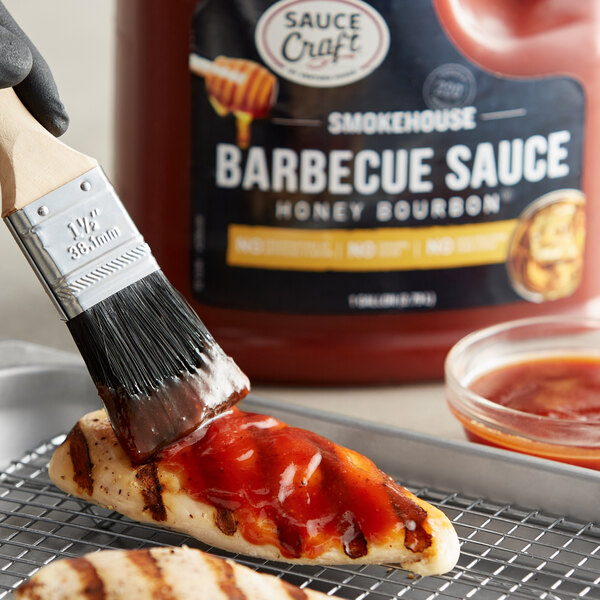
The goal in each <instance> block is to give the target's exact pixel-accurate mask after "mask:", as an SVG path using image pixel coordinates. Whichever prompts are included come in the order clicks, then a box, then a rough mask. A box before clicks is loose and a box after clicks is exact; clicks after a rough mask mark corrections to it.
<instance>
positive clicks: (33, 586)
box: [18, 579, 44, 600]
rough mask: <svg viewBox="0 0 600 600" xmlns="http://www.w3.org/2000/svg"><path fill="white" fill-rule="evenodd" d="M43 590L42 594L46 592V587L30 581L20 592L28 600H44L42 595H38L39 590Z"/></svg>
mask: <svg viewBox="0 0 600 600" xmlns="http://www.w3.org/2000/svg"><path fill="white" fill-rule="evenodd" d="M38 588H41V592H42V593H43V592H44V586H43V585H41V584H39V583H38V582H37V581H35V580H31V579H30V580H29V581H27V582H26V583H24V584H23V585H20V586H19V588H18V590H19V594H24V595H25V596H26V597H27V598H30V599H31V600H44V597H43V596H42V595H41V594H38V592H37V590H38Z"/></svg>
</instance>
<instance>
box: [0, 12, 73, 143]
mask: <svg viewBox="0 0 600 600" xmlns="http://www.w3.org/2000/svg"><path fill="white" fill-rule="evenodd" d="M7 87H14V89H15V92H16V93H17V96H19V98H20V99H21V102H22V103H23V104H24V105H25V107H26V108H27V110H29V112H30V113H31V114H32V115H33V116H34V117H35V118H36V119H37V120H38V121H39V122H40V123H41V124H42V125H43V126H44V127H45V128H46V129H47V130H48V131H49V132H50V133H52V134H53V135H55V136H59V135H62V134H63V133H64V132H65V131H66V130H67V127H68V126H69V116H68V115H67V112H66V110H65V107H64V106H63V103H62V102H61V100H60V97H59V95H58V90H57V89H56V83H55V82H54V78H53V77H52V73H51V72H50V68H49V67H48V64H47V63H46V61H45V60H44V59H43V57H42V55H41V54H40V53H39V51H38V50H37V48H36V47H35V46H34V45H33V44H32V43H31V41H30V40H29V38H28V37H27V36H26V35H25V33H24V32H23V30H22V29H21V28H20V27H19V26H18V25H17V23H16V22H15V20H14V19H13V18H12V16H11V15H10V13H9V12H8V11H7V10H6V8H5V7H4V5H3V4H2V2H0V88H7Z"/></svg>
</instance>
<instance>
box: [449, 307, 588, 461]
mask: <svg viewBox="0 0 600 600" xmlns="http://www.w3.org/2000/svg"><path fill="white" fill-rule="evenodd" d="M561 357H565V358H587V359H594V360H599V361H600V321H596V320H592V319H587V318H579V317H566V316H551V317H536V318H531V319H522V320H518V321H510V322H507V323H501V324H499V325H495V326H492V327H488V328H486V329H482V330H479V331H476V332H474V333H472V334H470V335H467V336H466V337H464V338H463V339H462V340H460V341H459V342H458V343H457V344H455V345H454V347H453V348H452V349H451V350H450V352H449V353H448V356H447V358H446V364H445V389H446V399H447V401H448V405H449V407H450V410H451V411H452V413H453V414H454V416H455V417H456V418H457V419H458V420H459V421H460V422H461V424H462V426H463V428H464V430H465V433H466V435H467V437H468V439H470V440H471V441H474V442H478V443H482V444H487V445H491V446H496V447H500V448H505V449H509V450H514V451H517V452H522V453H525V454H531V455H534V456H540V457H543V458H549V459H553V460H558V461H561V462H565V463H569V464H573V465H578V466H583V467H588V468H591V469H597V470H600V421H575V420H569V419H556V418H552V417H547V416H539V415H533V414H529V413H526V412H522V411H519V410H515V409H513V408H508V407H505V406H501V405H500V404H497V403H495V402H491V401H490V400H487V399H486V398H483V397H482V396H480V395H478V394H476V393H474V392H473V391H472V390H470V389H469V387H470V386H471V385H472V384H473V382H474V381H476V380H477V379H478V378H479V377H481V376H482V375H484V374H485V373H488V372H490V371H493V370H496V369H499V368H501V367H506V366H508V365H511V364H515V363H522V362H527V361H531V360H539V359H544V358H561Z"/></svg>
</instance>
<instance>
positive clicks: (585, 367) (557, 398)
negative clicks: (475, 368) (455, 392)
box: [471, 357, 600, 421]
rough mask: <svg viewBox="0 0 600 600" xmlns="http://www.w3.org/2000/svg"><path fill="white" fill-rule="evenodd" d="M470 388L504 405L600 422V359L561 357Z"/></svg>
mask: <svg viewBox="0 0 600 600" xmlns="http://www.w3.org/2000/svg"><path fill="white" fill-rule="evenodd" d="M471 389H472V390H473V391H474V392H476V393H477V394H479V395H480V396H483V397H484V398H487V399H488V400H491V401H492V402H495V403H497V404H500V405H502V406H506V407H508V408H512V409H514V410H519V411H522V412H526V413H530V414H534V415H540V416H543V417H551V418H555V419H570V420H573V421H600V360H595V359H593V358H578V357H572V358H569V357H560V358H549V359H540V360H534V361H528V362H522V363H518V364H515V365H509V366H507V367H503V368H501V369H497V370H495V371H491V372H489V373H486V374H485V375H483V376H482V377H480V378H479V379H478V380H477V381H475V382H474V383H473V384H472V385H471Z"/></svg>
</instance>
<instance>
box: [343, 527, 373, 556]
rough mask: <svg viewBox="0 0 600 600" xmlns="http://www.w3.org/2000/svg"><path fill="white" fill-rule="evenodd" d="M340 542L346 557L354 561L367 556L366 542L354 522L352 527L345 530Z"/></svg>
mask: <svg viewBox="0 0 600 600" xmlns="http://www.w3.org/2000/svg"><path fill="white" fill-rule="evenodd" d="M342 542H343V544H344V552H345V554H346V556H349V557H350V558H352V559H355V558H360V557H361V556H366V555H367V552H368V549H367V540H366V539H365V536H364V534H363V532H362V531H361V530H360V529H359V527H358V524H357V523H356V522H353V523H352V527H350V528H348V529H347V530H346V533H345V534H344V535H343V536H342Z"/></svg>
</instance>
